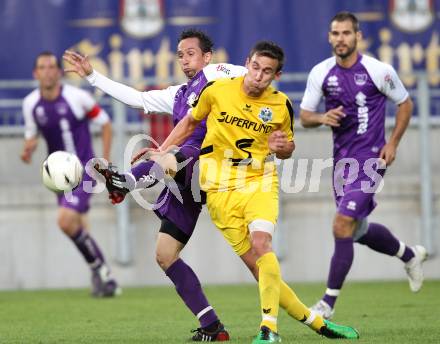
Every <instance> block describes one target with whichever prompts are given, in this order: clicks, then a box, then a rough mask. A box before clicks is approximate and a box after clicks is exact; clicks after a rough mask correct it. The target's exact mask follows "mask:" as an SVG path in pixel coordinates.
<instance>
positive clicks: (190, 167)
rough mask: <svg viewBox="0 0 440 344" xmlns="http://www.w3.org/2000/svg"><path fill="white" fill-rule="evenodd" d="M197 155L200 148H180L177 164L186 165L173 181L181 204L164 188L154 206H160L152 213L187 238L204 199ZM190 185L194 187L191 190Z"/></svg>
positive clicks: (177, 154) (192, 229) (191, 231)
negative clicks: (168, 222) (172, 225)
mask: <svg viewBox="0 0 440 344" xmlns="http://www.w3.org/2000/svg"><path fill="white" fill-rule="evenodd" d="M199 154H200V148H198V147H194V146H182V147H180V149H179V152H178V153H176V158H177V161H178V163H180V164H186V165H185V166H184V167H183V168H182V169H181V170H179V171H178V172H177V175H176V177H175V180H176V183H177V185H178V187H179V192H180V195H181V196H182V200H183V203H181V202H180V200H179V199H178V198H177V197H176V196H175V195H174V194H173V193H171V192H169V190H168V189H167V188H165V189H164V190H163V191H162V192H161V194H160V195H159V197H158V199H157V201H156V204H161V206H160V207H159V208H158V209H156V210H155V211H154V212H155V213H156V215H157V216H159V217H160V218H161V219H163V218H166V219H168V220H169V221H171V222H172V223H174V224H175V225H176V226H177V227H178V228H179V229H180V230H181V231H182V232H184V233H185V234H186V235H188V236H191V235H192V233H193V231H194V228H195V226H196V223H197V220H198V218H199V215H200V212H201V210H202V204H203V202H204V198H205V197H204V194H203V193H201V191H200V187H199V178H198V172H199V171H198V165H196V163H197V161H198V159H199ZM194 167H195V168H194ZM193 172H194V175H193ZM191 185H194V187H193V188H192V187H191Z"/></svg>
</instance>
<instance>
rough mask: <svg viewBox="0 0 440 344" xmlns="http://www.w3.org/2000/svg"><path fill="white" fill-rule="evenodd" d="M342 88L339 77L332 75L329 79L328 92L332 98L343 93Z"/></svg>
mask: <svg viewBox="0 0 440 344" xmlns="http://www.w3.org/2000/svg"><path fill="white" fill-rule="evenodd" d="M341 90H342V89H341V88H340V87H339V81H338V77H337V76H336V75H331V76H329V78H328V79H327V91H328V93H329V94H330V95H331V96H338V95H339V92H341Z"/></svg>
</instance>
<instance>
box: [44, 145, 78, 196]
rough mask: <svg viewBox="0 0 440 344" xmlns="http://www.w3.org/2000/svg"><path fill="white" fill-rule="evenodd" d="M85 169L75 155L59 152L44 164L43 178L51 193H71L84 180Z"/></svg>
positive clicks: (51, 155) (48, 158)
mask: <svg viewBox="0 0 440 344" xmlns="http://www.w3.org/2000/svg"><path fill="white" fill-rule="evenodd" d="M83 172H84V167H83V165H82V164H81V161H80V160H79V159H78V157H77V156H76V155H75V154H72V153H68V152H64V151H57V152H53V153H52V154H50V155H49V156H48V157H47V159H46V160H45V161H44V162H43V165H42V167H41V176H42V178H43V184H44V185H45V186H46V187H47V188H48V189H49V190H51V191H54V192H63V191H71V190H72V189H73V188H75V187H77V186H78V184H79V183H80V182H81V180H82V175H83Z"/></svg>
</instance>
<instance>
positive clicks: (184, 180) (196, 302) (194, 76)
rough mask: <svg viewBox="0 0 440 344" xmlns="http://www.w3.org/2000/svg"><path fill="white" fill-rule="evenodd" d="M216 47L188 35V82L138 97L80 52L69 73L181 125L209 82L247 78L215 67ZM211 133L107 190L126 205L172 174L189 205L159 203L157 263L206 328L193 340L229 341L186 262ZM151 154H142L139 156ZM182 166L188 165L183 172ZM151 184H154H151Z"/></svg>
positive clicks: (115, 179) (184, 46) (184, 64)
mask: <svg viewBox="0 0 440 344" xmlns="http://www.w3.org/2000/svg"><path fill="white" fill-rule="evenodd" d="M212 47H213V43H212V41H211V39H210V38H209V37H208V36H207V35H206V34H205V33H203V32H201V31H199V30H194V29H188V30H184V31H183V32H182V33H181V35H180V38H179V42H178V46H177V59H178V62H179V64H180V67H181V69H182V71H183V72H184V73H185V75H186V77H187V78H188V82H187V83H186V84H183V85H178V86H170V87H168V88H166V89H164V90H152V91H147V92H140V91H137V90H135V89H133V88H131V87H128V86H125V85H122V84H120V83H117V82H115V81H112V80H110V79H108V78H106V77H105V76H103V75H101V74H100V73H98V72H97V71H95V70H93V68H92V66H91V65H90V63H89V62H88V60H87V58H85V57H83V56H81V55H79V54H77V53H75V52H71V51H66V52H65V54H64V59H65V60H66V61H68V62H69V63H70V64H71V65H72V67H71V68H69V69H66V71H71V72H75V73H77V74H79V75H80V76H81V77H86V78H87V80H88V81H89V82H90V83H91V85H93V86H95V87H98V88H99V89H101V90H102V91H104V92H105V93H107V94H109V95H110V96H112V97H114V98H115V99H117V100H119V101H121V102H123V103H125V104H127V105H129V106H131V107H134V108H139V109H143V110H144V111H145V112H146V113H149V112H154V113H164V114H172V116H173V122H174V125H176V124H177V123H178V122H179V121H180V120H181V119H182V118H183V117H184V116H185V115H186V113H187V112H188V110H189V108H190V105H191V103H192V102H193V101H194V100H195V99H196V97H197V96H198V95H199V93H200V91H201V90H202V89H203V88H204V86H205V85H206V84H207V83H208V81H211V80H215V79H219V78H225V77H234V76H241V75H244V74H245V73H246V72H247V70H246V68H244V67H241V66H234V65H230V64H209V63H210V61H211V57H212ZM205 133H206V124H205V123H203V124H202V125H201V126H200V127H199V128H198V129H197V130H196V131H195V132H194V134H193V135H191V136H190V137H189V138H188V139H187V140H186V141H185V142H184V143H183V144H182V145H181V146H180V147H179V150H178V151H177V152H173V153H167V154H165V155H163V154H155V153H152V155H151V156H150V157H149V159H148V160H143V159H141V160H142V161H141V162H140V163H139V164H137V165H135V166H133V167H132V169H131V171H130V172H129V173H125V174H123V175H122V174H119V173H116V172H114V171H110V170H108V169H107V170H104V169H103V170H101V172H102V173H103V174H106V180H107V183H106V185H107V188H108V190H109V192H110V198H111V199H112V202H113V203H119V202H121V201H122V200H123V199H124V197H125V195H126V193H128V192H129V191H131V190H133V189H136V188H142V187H147V186H151V185H154V184H155V183H156V182H157V181H158V180H163V178H164V175H165V172H164V171H167V172H169V174H170V175H171V176H172V177H173V178H174V181H175V185H177V186H178V194H179V195H180V196H181V197H182V198H181V200H183V202H181V200H179V197H178V196H177V194H176V193H171V192H168V190H167V188H165V189H164V190H163V192H162V193H161V194H160V195H159V198H158V200H157V201H156V204H158V205H160V206H159V207H158V208H157V209H156V210H155V212H156V214H157V215H158V217H159V218H160V219H161V227H160V229H159V234H158V238H157V245H156V260H157V263H158V264H159V266H160V267H161V268H162V270H163V271H164V272H165V274H166V275H167V276H168V277H169V279H170V280H171V281H172V282H173V283H174V285H175V288H176V291H177V293H178V294H179V296H180V297H181V299H182V300H183V301H184V302H185V304H186V305H187V307H188V308H189V309H190V310H191V312H192V313H193V314H194V315H195V316H196V317H197V318H198V320H199V322H200V328H198V329H197V330H195V334H194V336H193V337H192V340H193V341H227V340H229V334H228V332H227V331H226V330H225V328H224V326H223V325H222V323H221V322H220V320H219V319H218V317H217V315H216V313H215V311H214V309H213V308H212V306H211V305H210V304H209V302H208V300H207V299H206V297H205V295H204V293H203V290H202V287H201V285H200V282H199V279H198V278H197V276H196V274H195V273H194V271H193V270H192V269H191V267H190V266H189V265H187V264H186V263H185V262H184V261H183V259H181V258H180V252H181V251H182V249H183V248H184V247H185V245H186V243H187V242H188V240H189V239H190V237H191V235H192V233H193V231H194V228H195V226H196V223H197V219H198V217H199V214H200V211H201V208H202V203H201V202H200V201H196V200H194V197H193V194H192V190H191V179H192V173H193V167H194V165H195V163H196V162H197V160H198V158H199V154H200V146H201V143H202V142H203V139H204V137H205ZM147 151H149V150H148V149H145V150H143V151H141V153H140V154H139V156H142V155H143V153H145V152H147ZM180 163H184V164H186V165H185V166H184V168H182V169H179V170H178V168H177V166H178V164H180ZM147 181H152V182H151V183H150V184H148V183H147ZM147 184H148V185H147ZM121 185H122V187H120V186H121Z"/></svg>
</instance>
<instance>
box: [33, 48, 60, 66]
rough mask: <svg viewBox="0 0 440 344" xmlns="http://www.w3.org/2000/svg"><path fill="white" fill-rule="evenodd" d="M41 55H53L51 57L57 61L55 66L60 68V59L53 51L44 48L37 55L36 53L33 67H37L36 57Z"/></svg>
mask: <svg viewBox="0 0 440 344" xmlns="http://www.w3.org/2000/svg"><path fill="white" fill-rule="evenodd" d="M43 56H53V57H55V60H56V63H57V67H58V68H59V69H61V68H62V67H61V61H60V59H59V58H58V57H57V56H56V55H55V54H54V53H53V52H51V51H49V50H45V51H42V52H41V53H39V54H38V55H37V57H36V58H35V60H34V69H35V68H37V62H38V59H39V58H40V57H43Z"/></svg>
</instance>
